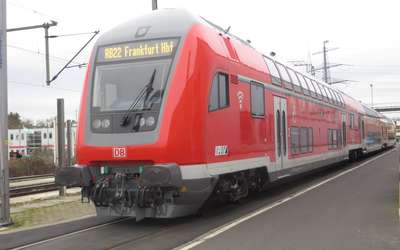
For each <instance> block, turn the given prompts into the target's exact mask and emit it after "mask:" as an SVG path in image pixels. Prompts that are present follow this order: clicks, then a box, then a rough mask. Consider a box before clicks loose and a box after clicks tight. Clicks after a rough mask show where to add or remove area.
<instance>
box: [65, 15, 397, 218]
mask: <svg viewBox="0 0 400 250" xmlns="http://www.w3.org/2000/svg"><path fill="white" fill-rule="evenodd" d="M381 118H382V117H381V116H380V115H379V114H378V113H376V112H375V111H373V110H370V109H368V108H366V107H364V106H363V105H362V104H360V103H359V102H358V101H355V100H354V99H352V98H351V97H349V96H347V95H345V94H344V93H342V92H340V91H338V90H336V89H334V88H331V87H330V86H328V85H326V84H324V83H322V82H320V81H318V80H316V79H314V78H312V77H310V76H308V75H305V74H302V73H300V72H298V71H296V70H294V69H293V68H290V67H288V66H286V65H284V64H283V63H280V62H278V61H276V60H274V59H273V58H270V57H268V56H265V55H263V54H262V53H260V52H258V51H257V50H255V49H254V48H253V47H251V46H250V44H248V43H247V42H245V41H243V40H241V39H240V38H237V37H235V36H234V35H232V34H230V33H228V32H226V31H224V30H223V29H221V28H219V27H218V26H216V25H214V24H212V23H210V22H209V21H207V20H205V19H203V18H201V17H198V16H195V15H192V14H190V13H188V12H186V11H184V10H160V11H155V12H153V13H151V14H148V15H146V16H143V17H140V18H137V19H135V20H132V21H130V22H127V23H125V24H123V25H120V26H118V27H116V28H114V29H112V30H110V31H109V32H107V33H105V34H103V35H102V36H101V38H100V39H99V40H98V41H97V43H96V45H95V47H94V50H93V55H92V57H91V59H90V62H89V66H88V70H87V76H86V79H85V84H84V87H83V94H82V100H81V110H80V117H79V131H78V140H77V161H78V164H79V166H76V167H71V168H67V169H66V170H63V171H61V172H60V173H59V174H58V175H57V181H58V182H59V183H60V184H79V185H81V186H82V189H83V192H82V193H83V195H84V196H85V197H87V198H88V199H90V200H92V201H93V202H94V204H95V205H96V209H97V212H98V214H100V215H114V216H135V217H136V218H137V219H142V218H144V217H178V216H184V215H188V214H192V213H195V212H196V211H197V210H198V209H199V208H200V207H201V206H202V205H203V204H204V202H205V201H206V200H207V199H209V198H210V197H211V196H216V197H219V198H222V199H226V200H230V201H236V200H238V199H241V198H243V197H246V196H247V195H248V193H249V191H252V190H261V189H263V187H265V186H266V185H267V184H268V183H270V182H273V181H275V180H277V179H281V178H285V177H288V176H292V175H295V174H298V173H302V172H305V171H309V170H312V169H315V168H319V167H323V166H326V165H328V164H331V163H334V162H339V161H342V160H344V159H347V158H349V157H351V158H358V157H359V156H360V155H361V154H363V153H364V152H367V151H371V150H376V149H378V148H381V147H382V146H383V139H382V138H383V135H382V134H381V133H379V131H381V128H382V127H384V126H389V127H390V126H391V125H390V121H387V122H386V123H385V122H382V121H383V120H382V119H381ZM382 131H383V130H382ZM379 138H380V139H379Z"/></svg>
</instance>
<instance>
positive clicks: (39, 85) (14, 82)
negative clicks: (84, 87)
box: [8, 81, 81, 93]
mask: <svg viewBox="0 0 400 250" xmlns="http://www.w3.org/2000/svg"><path fill="white" fill-rule="evenodd" d="M8 82H9V83H12V84H18V85H26V86H30V87H36V88H45V89H50V90H51V89H53V90H62V91H69V92H75V93H80V92H81V91H80V90H77V89H66V88H60V87H49V86H45V85H43V84H40V83H30V82H19V81H8Z"/></svg>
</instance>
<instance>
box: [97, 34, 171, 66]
mask: <svg viewBox="0 0 400 250" xmlns="http://www.w3.org/2000/svg"><path fill="white" fill-rule="evenodd" d="M177 46H178V39H177V38H175V39H157V40H147V41H140V42H130V43H121V44H114V45H109V46H103V47H100V48H99V50H98V54H97V62H114V61H125V60H133V59H147V58H157V57H168V56H172V55H173V54H174V52H175V50H176V47H177Z"/></svg>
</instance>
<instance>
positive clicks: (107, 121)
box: [101, 119, 111, 128]
mask: <svg viewBox="0 0 400 250" xmlns="http://www.w3.org/2000/svg"><path fill="white" fill-rule="evenodd" d="M110 125H111V121H110V119H104V120H102V121H101V127H102V128H109V127H110Z"/></svg>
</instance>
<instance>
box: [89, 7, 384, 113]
mask: <svg viewBox="0 0 400 250" xmlns="http://www.w3.org/2000/svg"><path fill="white" fill-rule="evenodd" d="M196 23H201V24H204V25H207V26H209V27H212V28H214V29H216V30H217V31H218V32H220V33H224V34H226V35H228V36H230V37H231V38H233V39H235V40H237V41H239V42H240V43H241V44H243V45H245V46H248V47H249V48H251V49H253V50H255V51H257V50H256V49H254V48H253V47H252V46H251V45H250V43H249V42H248V41H245V40H243V39H241V38H240V37H238V36H235V35H234V34H232V33H230V32H229V28H228V29H223V28H221V27H220V26H218V25H216V24H214V23H213V22H211V21H209V20H207V19H206V18H204V17H201V16H199V15H195V14H193V13H191V12H189V11H187V10H184V9H161V10H157V11H153V12H150V13H148V14H146V15H143V16H140V17H137V18H134V19H132V20H129V21H127V22H125V23H123V24H120V25H118V26H116V27H115V28H112V29H111V30H109V31H108V32H105V33H104V34H102V35H101V36H100V38H99V39H98V40H97V42H96V44H95V46H103V45H109V44H114V43H122V42H127V41H132V40H139V39H140V34H138V33H140V32H141V31H144V32H145V37H146V39H156V38H160V37H184V36H185V35H186V34H187V33H188V32H189V30H190V28H191V27H192V26H193V24H196ZM143 37H144V36H143ZM257 53H259V54H260V55H261V56H263V57H264V58H268V59H270V60H272V61H274V62H277V63H279V64H281V65H283V66H284V67H286V68H288V69H290V70H293V71H295V72H296V73H297V74H300V75H303V76H304V77H306V78H308V79H311V80H313V81H315V82H317V83H318V84H321V85H323V86H324V87H325V88H328V89H330V90H331V91H333V92H334V93H335V94H336V95H337V99H339V102H340V103H342V105H346V106H348V107H351V108H352V109H354V110H353V111H356V112H359V113H365V114H366V115H368V116H372V117H382V115H381V114H380V113H378V112H377V111H375V110H373V109H371V108H369V107H367V106H365V105H363V104H361V103H360V102H358V101H357V100H355V99H354V98H352V97H350V96H349V95H347V94H346V93H344V92H342V91H340V90H339V89H337V88H336V87H334V86H332V85H329V84H327V83H325V82H323V81H321V80H319V79H316V78H315V77H313V76H312V75H310V74H308V73H304V72H300V71H299V70H297V69H295V68H293V67H292V66H290V65H288V64H287V63H283V62H282V61H279V60H277V59H276V58H275V57H270V56H267V55H265V54H263V53H261V52H259V51H257ZM265 66H266V67H265V68H266V69H267V70H268V66H267V65H265ZM268 71H269V70H268ZM328 98H330V97H329V96H328ZM383 117H384V116H383Z"/></svg>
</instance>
